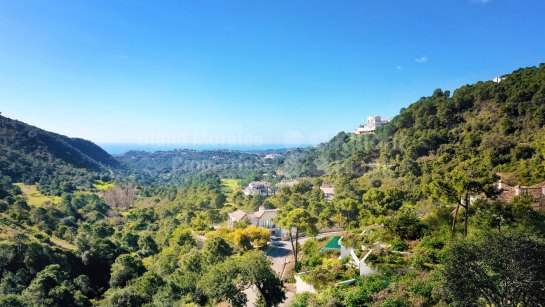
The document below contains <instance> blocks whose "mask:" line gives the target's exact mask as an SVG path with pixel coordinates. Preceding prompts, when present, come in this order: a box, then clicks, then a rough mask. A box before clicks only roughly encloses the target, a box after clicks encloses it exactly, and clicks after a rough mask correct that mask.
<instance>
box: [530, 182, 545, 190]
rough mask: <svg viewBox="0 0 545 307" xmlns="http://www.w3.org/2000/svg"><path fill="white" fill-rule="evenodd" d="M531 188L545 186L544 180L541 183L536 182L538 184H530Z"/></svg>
mask: <svg viewBox="0 0 545 307" xmlns="http://www.w3.org/2000/svg"><path fill="white" fill-rule="evenodd" d="M531 188H536V189H537V188H539V189H541V188H545V181H543V182H541V183H538V184H535V185H533V186H531Z"/></svg>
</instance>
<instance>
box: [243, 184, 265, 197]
mask: <svg viewBox="0 0 545 307" xmlns="http://www.w3.org/2000/svg"><path fill="white" fill-rule="evenodd" d="M259 194H261V195H263V196H269V195H271V194H272V189H271V185H270V184H269V183H268V182H266V181H252V182H250V184H248V187H246V188H245V189H244V195H259Z"/></svg>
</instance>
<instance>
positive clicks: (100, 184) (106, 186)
mask: <svg viewBox="0 0 545 307" xmlns="http://www.w3.org/2000/svg"><path fill="white" fill-rule="evenodd" d="M114 186H115V185H114V183H113V182H104V181H102V180H96V181H95V182H94V183H93V187H94V188H95V189H97V190H100V191H107V190H110V189H113V188H114Z"/></svg>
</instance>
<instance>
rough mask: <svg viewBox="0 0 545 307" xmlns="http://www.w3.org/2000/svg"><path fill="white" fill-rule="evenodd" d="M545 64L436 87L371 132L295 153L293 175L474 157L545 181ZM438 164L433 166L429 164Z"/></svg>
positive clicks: (411, 168) (417, 169)
mask: <svg viewBox="0 0 545 307" xmlns="http://www.w3.org/2000/svg"><path fill="white" fill-rule="evenodd" d="M544 125H545V64H541V65H540V66H539V67H529V68H524V69H519V70H516V71H514V72H513V73H511V74H508V75H504V76H502V80H501V82H493V81H486V82H478V83H476V84H472V85H466V86H462V87H461V88H459V89H457V90H455V91H454V92H453V94H452V95H451V93H450V92H449V91H442V90H440V89H438V90H436V91H435V92H434V93H433V94H432V95H431V96H429V97H422V98H421V99H420V100H418V101H417V102H415V103H413V104H411V105H410V106H408V107H407V108H403V109H402V110H401V111H400V114H399V115H398V116H396V117H395V118H394V119H393V120H392V121H391V122H390V123H389V124H387V125H385V126H384V127H382V128H381V129H380V130H379V131H378V132H377V134H376V135H370V136H356V135H352V134H347V133H344V132H341V133H339V134H338V135H337V136H335V137H334V138H333V139H332V140H331V141H329V142H326V143H323V144H320V145H319V146H317V147H315V148H309V149H307V150H303V151H299V152H292V153H291V154H290V155H288V157H287V158H286V160H285V163H284V165H283V167H284V170H285V171H286V172H287V173H289V174H291V175H292V176H301V175H310V176H318V175H323V174H342V175H347V176H353V177H357V176H359V175H361V174H363V173H365V172H367V171H369V170H370V168H372V167H375V166H376V165H388V166H391V168H392V169H393V170H394V171H396V173H397V175H398V176H406V175H409V176H412V177H415V178H418V177H420V176H421V175H423V174H426V173H429V172H430V170H431V169H436V168H437V167H436V166H438V165H437V163H439V164H446V163H449V162H450V161H455V160H456V161H463V160H467V159H470V158H477V159H479V160H481V161H483V163H486V164H487V165H489V166H490V167H492V168H493V169H494V170H495V171H497V172H500V173H507V174H509V175H510V176H511V177H512V178H514V179H513V180H514V181H516V182H518V183H521V184H530V183H535V182H539V181H542V180H545V174H544V172H543V163H544V160H545V159H544V156H543V153H544V152H545V144H544V142H543V139H545V131H544V129H543V127H544ZM434 163H435V164H434Z"/></svg>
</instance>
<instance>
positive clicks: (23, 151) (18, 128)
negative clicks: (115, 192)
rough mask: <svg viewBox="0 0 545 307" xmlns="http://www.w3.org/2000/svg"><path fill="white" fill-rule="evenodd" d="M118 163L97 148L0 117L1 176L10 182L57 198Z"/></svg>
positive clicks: (76, 139) (85, 183) (90, 143)
mask: <svg viewBox="0 0 545 307" xmlns="http://www.w3.org/2000/svg"><path fill="white" fill-rule="evenodd" d="M119 165H120V163H119V162H118V161H117V160H115V159H114V158H113V157H112V156H110V155H109V154H108V153H106V152H105V151H104V150H103V149H102V148H100V147H99V146H98V145H96V144H94V143H92V142H90V141H87V140H83V139H79V138H69V137H66V136H63V135H59V134H56V133H52V132H48V131H45V130H42V129H40V128H37V127H34V126H31V125H28V124H25V123H23V122H20V121H17V120H13V119H10V118H7V117H4V116H0V175H3V176H9V177H10V178H11V179H12V181H13V182H24V183H27V184H36V183H38V184H39V185H40V190H41V191H42V192H43V193H45V194H60V193H61V192H62V191H63V190H64V191H68V190H73V189H74V188H75V187H76V186H78V185H90V182H91V181H90V180H89V179H90V176H93V175H92V174H94V176H98V174H99V173H103V174H108V173H109V172H108V170H109V169H113V168H117V167H119Z"/></svg>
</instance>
